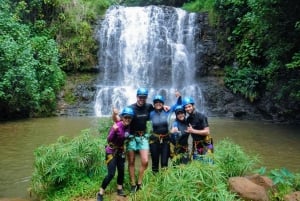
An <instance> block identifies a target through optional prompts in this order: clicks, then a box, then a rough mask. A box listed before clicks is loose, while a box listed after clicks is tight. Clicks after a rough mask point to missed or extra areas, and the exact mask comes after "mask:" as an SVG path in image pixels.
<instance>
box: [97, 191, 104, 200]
mask: <svg viewBox="0 0 300 201" xmlns="http://www.w3.org/2000/svg"><path fill="white" fill-rule="evenodd" d="M97 201H103V195H101V194H100V193H97Z"/></svg>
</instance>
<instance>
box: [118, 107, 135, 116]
mask: <svg viewBox="0 0 300 201" xmlns="http://www.w3.org/2000/svg"><path fill="white" fill-rule="evenodd" d="M121 116H122V117H123V116H131V117H132V118H133V116H134V111H133V109H132V108H131V107H125V108H124V109H123V110H122V112H121Z"/></svg>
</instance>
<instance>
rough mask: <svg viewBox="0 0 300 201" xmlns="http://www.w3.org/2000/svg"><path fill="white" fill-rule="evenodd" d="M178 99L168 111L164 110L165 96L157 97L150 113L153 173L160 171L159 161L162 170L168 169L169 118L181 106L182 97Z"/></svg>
mask: <svg viewBox="0 0 300 201" xmlns="http://www.w3.org/2000/svg"><path fill="white" fill-rule="evenodd" d="M175 95H176V93H175ZM176 97H177V103H176V104H175V105H174V106H172V108H171V109H170V110H168V111H165V110H164V108H163V106H164V102H165V100H164V98H163V96H161V95H156V96H154V98H153V105H154V111H152V112H151V113H150V121H151V124H152V134H151V136H150V138H149V143H150V153H151V159H152V172H153V173H157V172H158V171H159V160H160V167H161V168H166V167H168V160H169V156H170V135H169V116H170V115H171V113H172V112H173V111H174V108H175V107H176V106H177V105H178V104H181V97H180V96H178V94H177V95H176Z"/></svg>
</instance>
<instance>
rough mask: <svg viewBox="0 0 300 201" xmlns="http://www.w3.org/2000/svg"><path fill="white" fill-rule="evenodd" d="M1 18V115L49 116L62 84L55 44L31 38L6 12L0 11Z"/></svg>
mask: <svg viewBox="0 0 300 201" xmlns="http://www.w3.org/2000/svg"><path fill="white" fill-rule="evenodd" d="M8 8H9V7H8ZM0 18H1V19H0V29H1V35H0V53H1V55H2V56H1V57H0V62H1V64H0V65H1V68H0V77H1V78H0V103H1V104H0V110H2V111H4V112H3V113H2V115H12V116H14V115H16V114H18V115H21V116H29V115H33V114H34V113H39V114H41V113H44V114H49V113H50V112H51V111H53V110H54V108H55V103H56V101H55V98H56V93H57V92H58V91H59V89H60V88H61V86H62V84H63V81H64V77H63V73H62V71H61V70H60V68H59V67H58V50H57V47H56V43H55V42H54V41H53V40H51V39H49V38H47V37H46V36H34V37H32V36H31V31H30V28H29V26H27V25H24V24H21V23H19V22H18V21H17V20H16V19H15V18H14V17H13V15H12V14H10V13H9V11H7V12H5V11H3V12H2V11H1V12H0ZM1 118H2V117H1Z"/></svg>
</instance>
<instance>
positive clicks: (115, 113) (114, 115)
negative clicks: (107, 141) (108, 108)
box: [112, 108, 121, 122]
mask: <svg viewBox="0 0 300 201" xmlns="http://www.w3.org/2000/svg"><path fill="white" fill-rule="evenodd" d="M112 120H113V121H114V122H118V121H121V118H120V116H119V111H118V109H117V108H113V112H112Z"/></svg>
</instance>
